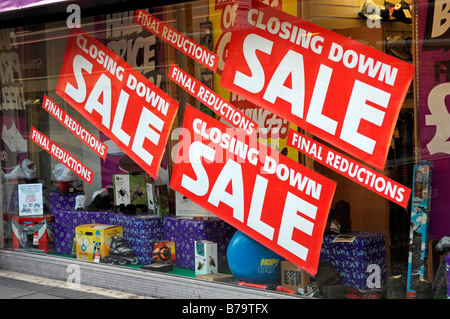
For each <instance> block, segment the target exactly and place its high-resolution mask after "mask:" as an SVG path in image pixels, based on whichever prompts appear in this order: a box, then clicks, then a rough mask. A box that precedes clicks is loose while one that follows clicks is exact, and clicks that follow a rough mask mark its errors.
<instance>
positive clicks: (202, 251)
mask: <svg viewBox="0 0 450 319" xmlns="http://www.w3.org/2000/svg"><path fill="white" fill-rule="evenodd" d="M194 247H195V274H196V275H206V274H213V273H216V272H217V264H218V259H217V244H216V243H213V242H211V241H208V240H201V241H196V242H195V245H194Z"/></svg>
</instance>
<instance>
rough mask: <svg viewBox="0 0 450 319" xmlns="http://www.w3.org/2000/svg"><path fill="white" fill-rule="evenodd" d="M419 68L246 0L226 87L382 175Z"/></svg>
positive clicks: (238, 15)
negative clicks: (402, 110) (375, 169)
mask: <svg viewBox="0 0 450 319" xmlns="http://www.w3.org/2000/svg"><path fill="white" fill-rule="evenodd" d="M413 76H414V67H413V65H411V64H409V63H406V62H404V61H402V60H399V59H396V58H394V57H392V56H389V55H387V54H385V53H382V52H380V51H378V50H375V49H373V48H370V47H369V46H366V45H363V44H361V43H359V42H356V41H354V40H352V39H349V38H347V37H344V36H341V35H338V34H336V33H334V32H331V31H329V30H326V29H323V28H321V27H318V26H316V25H313V24H311V23H309V22H307V21H304V20H302V19H299V18H297V17H294V16H292V15H289V14H287V13H284V12H282V11H280V10H277V9H274V8H271V7H268V6H266V5H264V4H261V3H260V2H258V1H256V0H252V1H241V2H239V7H238V9H237V12H236V20H235V28H234V30H233V34H232V36H231V41H230V44H229V48H228V55H227V60H226V63H225V68H224V71H223V74H222V80H221V83H220V84H221V86H222V87H224V88H226V89H228V90H230V91H232V92H234V93H236V94H237V95H239V96H241V97H243V98H245V99H247V100H249V101H251V102H253V103H255V104H257V105H259V106H261V107H264V108H265V109H267V110H269V111H270V112H272V113H275V114H277V115H279V116H281V117H283V118H284V119H286V120H288V121H290V122H291V123H293V124H295V125H298V126H299V127H301V128H303V129H305V130H307V131H308V132H309V133H311V134H314V135H315V136H317V137H319V138H321V139H323V140H325V141H327V142H329V143H331V144H333V145H335V146H336V147H339V148H340V149H342V150H344V151H345V152H347V153H349V154H351V155H354V156H355V157H357V158H359V159H360V160H362V161H364V162H366V163H369V164H370V165H373V166H374V167H376V168H379V169H383V168H384V164H385V162H386V157H387V152H388V149H389V145H390V140H391V138H392V134H393V130H394V127H395V123H396V121H397V117H398V114H399V111H400V108H401V106H402V103H403V100H404V98H405V95H406V93H407V91H408V88H409V86H410V83H411V81H412V78H413Z"/></svg>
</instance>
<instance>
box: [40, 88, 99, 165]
mask: <svg viewBox="0 0 450 319" xmlns="http://www.w3.org/2000/svg"><path fill="white" fill-rule="evenodd" d="M42 108H43V109H44V110H46V111H47V112H48V113H50V115H52V116H53V117H54V118H55V119H57V120H58V121H59V122H60V123H61V124H62V125H64V126H65V127H66V128H67V129H68V130H69V131H71V132H72V133H73V134H75V136H76V137H78V138H79V139H80V140H81V141H82V142H83V143H84V144H86V145H87V146H89V147H90V148H91V150H93V151H94V152H95V153H97V155H98V156H100V157H101V158H103V159H105V158H106V153H107V152H108V146H106V145H105V144H104V143H103V142H102V141H100V140H99V139H98V138H97V137H95V136H94V135H92V134H91V133H90V132H89V131H88V130H87V129H86V128H85V127H83V126H82V125H81V124H80V123H78V122H77V121H76V120H74V119H73V118H72V117H71V116H70V115H69V114H67V113H66V111H64V110H63V109H61V108H60V107H59V106H58V105H57V104H56V103H55V102H53V101H52V100H51V99H50V98H49V97H48V96H46V95H45V96H44V101H43V102H42Z"/></svg>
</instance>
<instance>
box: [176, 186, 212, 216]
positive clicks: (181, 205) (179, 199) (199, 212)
mask: <svg viewBox="0 0 450 319" xmlns="http://www.w3.org/2000/svg"><path fill="white" fill-rule="evenodd" d="M175 214H176V216H178V217H197V216H199V217H202V216H206V217H215V216H214V215H213V214H212V213H210V212H209V211H207V210H206V209H204V208H203V207H201V206H200V205H198V204H196V203H194V202H193V201H191V200H190V199H189V198H187V197H186V196H184V195H183V194H180V193H178V192H176V193H175Z"/></svg>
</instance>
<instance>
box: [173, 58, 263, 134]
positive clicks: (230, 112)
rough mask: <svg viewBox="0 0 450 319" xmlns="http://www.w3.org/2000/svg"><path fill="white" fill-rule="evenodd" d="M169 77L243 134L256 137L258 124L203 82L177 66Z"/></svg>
mask: <svg viewBox="0 0 450 319" xmlns="http://www.w3.org/2000/svg"><path fill="white" fill-rule="evenodd" d="M168 77H169V79H171V80H172V81H174V82H175V83H176V84H178V85H179V86H180V87H182V88H183V89H184V90H185V91H186V92H188V93H189V94H191V95H192V96H193V97H195V98H196V99H197V100H199V101H200V102H202V103H203V104H204V105H206V106H207V107H209V108H210V109H211V110H212V111H214V112H215V113H216V114H217V115H219V116H220V117H221V118H222V119H224V120H225V121H227V122H228V123H230V124H232V125H233V126H234V127H236V128H238V129H239V130H241V131H242V132H244V133H247V134H249V135H252V136H256V130H257V129H258V124H256V123H255V122H254V121H253V120H252V119H251V118H249V117H248V116H247V115H245V114H244V113H242V112H241V111H240V110H238V109H237V108H236V107H234V106H233V105H231V104H230V103H229V102H228V101H227V100H225V99H224V98H223V97H221V96H220V95H218V94H216V93H215V92H214V91H213V90H211V89H209V88H208V87H207V86H206V85H203V84H202V83H201V82H199V81H197V80H196V79H195V78H193V77H192V76H190V75H189V74H187V73H186V72H184V71H183V70H182V69H180V68H179V67H177V66H176V65H175V64H172V65H171V67H170V70H169V75H168Z"/></svg>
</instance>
